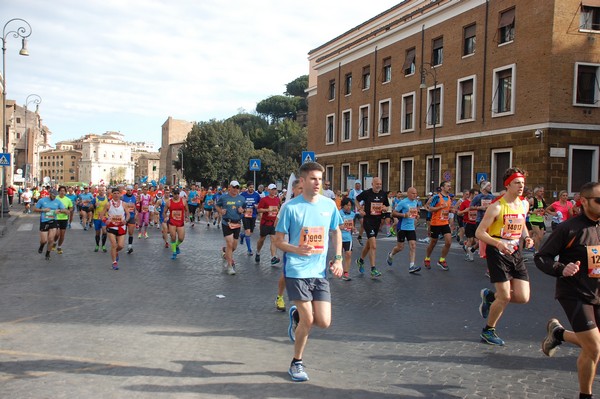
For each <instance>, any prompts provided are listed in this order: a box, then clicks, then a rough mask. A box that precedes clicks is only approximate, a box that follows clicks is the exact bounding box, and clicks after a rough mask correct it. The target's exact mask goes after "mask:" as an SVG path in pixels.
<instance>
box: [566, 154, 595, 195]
mask: <svg viewBox="0 0 600 399" xmlns="http://www.w3.org/2000/svg"><path fill="white" fill-rule="evenodd" d="M590 181H598V147H595V146H585V145H571V146H569V183H568V191H569V193H576V192H579V191H580V189H581V186H583V185H584V184H585V183H587V182H590Z"/></svg>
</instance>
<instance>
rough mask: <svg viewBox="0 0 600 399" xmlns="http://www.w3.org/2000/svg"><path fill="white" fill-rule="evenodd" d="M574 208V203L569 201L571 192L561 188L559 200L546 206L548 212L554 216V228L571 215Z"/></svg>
mask: <svg viewBox="0 0 600 399" xmlns="http://www.w3.org/2000/svg"><path fill="white" fill-rule="evenodd" d="M572 208H573V203H572V202H571V201H569V193H568V192H567V191H566V190H560V192H559V193H558V201H554V202H553V203H552V204H550V206H548V207H547V208H546V213H547V214H549V215H551V216H552V230H554V229H555V228H556V227H557V226H558V225H559V224H560V223H562V222H564V221H566V220H567V219H569V217H571V214H572V213H573V212H572V210H571V209H572Z"/></svg>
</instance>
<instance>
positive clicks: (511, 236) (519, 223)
mask: <svg viewBox="0 0 600 399" xmlns="http://www.w3.org/2000/svg"><path fill="white" fill-rule="evenodd" d="M524 227H525V218H523V216H522V215H504V227H502V230H501V232H500V236H501V237H502V238H504V239H506V240H518V239H519V238H521V234H522V232H523V228H524Z"/></svg>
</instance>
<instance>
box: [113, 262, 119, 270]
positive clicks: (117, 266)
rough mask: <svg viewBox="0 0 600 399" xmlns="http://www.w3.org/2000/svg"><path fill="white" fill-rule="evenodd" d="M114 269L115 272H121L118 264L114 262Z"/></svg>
mask: <svg viewBox="0 0 600 399" xmlns="http://www.w3.org/2000/svg"><path fill="white" fill-rule="evenodd" d="M112 269H113V270H119V264H118V263H117V262H113V263H112Z"/></svg>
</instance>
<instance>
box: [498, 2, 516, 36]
mask: <svg viewBox="0 0 600 399" xmlns="http://www.w3.org/2000/svg"><path fill="white" fill-rule="evenodd" d="M498 36H499V37H498V43H499V44H504V43H510V42H512V41H513V40H515V9H514V8H511V9H509V10H506V11H504V12H501V13H500V23H499V24H498Z"/></svg>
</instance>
